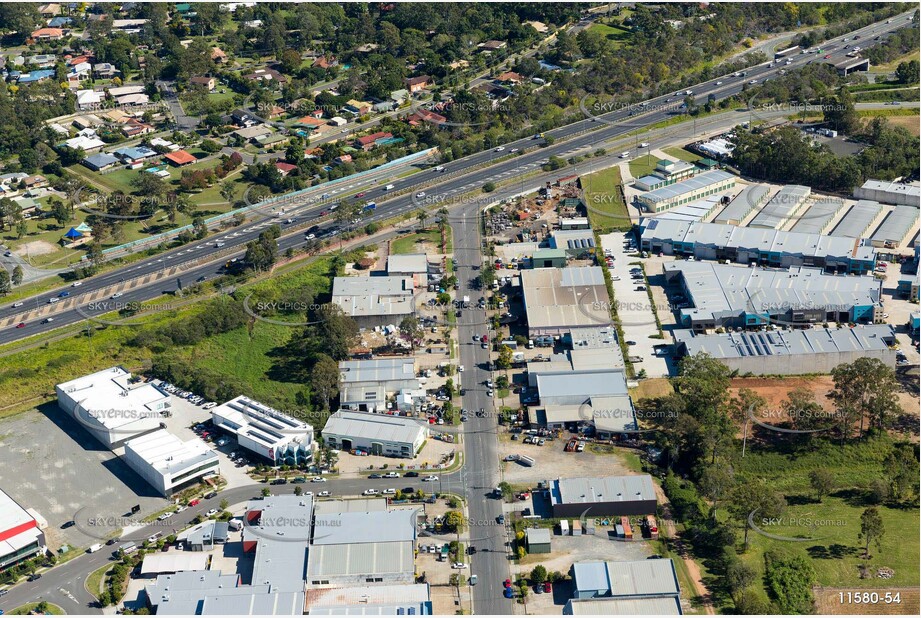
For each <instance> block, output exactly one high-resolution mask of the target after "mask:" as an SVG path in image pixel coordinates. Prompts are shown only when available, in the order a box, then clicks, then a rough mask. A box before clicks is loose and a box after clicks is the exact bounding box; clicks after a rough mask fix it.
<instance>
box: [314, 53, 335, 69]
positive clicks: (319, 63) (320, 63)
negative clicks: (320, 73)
mask: <svg viewBox="0 0 921 618" xmlns="http://www.w3.org/2000/svg"><path fill="white" fill-rule="evenodd" d="M337 64H339V61H338V60H336V57H335V56H320V57H319V58H317V59H316V60H314V61H313V66H315V67H317V68H318V69H328V68H330V67H334V66H336V65H337Z"/></svg>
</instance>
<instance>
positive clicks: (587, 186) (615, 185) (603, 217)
mask: <svg viewBox="0 0 921 618" xmlns="http://www.w3.org/2000/svg"><path fill="white" fill-rule="evenodd" d="M581 182H582V189H583V190H584V191H585V202H586V206H587V208H588V216H589V219H590V220H591V223H592V227H593V228H594V229H596V230H598V231H609V230H614V229H628V228H629V227H630V215H629V213H628V212H627V205H626V204H624V200H623V195H622V193H621V191H620V189H619V185H621V184H622V183H623V181H622V179H621V176H620V168H619V167H617V166H616V165H615V166H613V167H609V168H607V169H604V170H600V171H597V172H595V173H593V174H589V175H587V176H583V177H582V180H581Z"/></svg>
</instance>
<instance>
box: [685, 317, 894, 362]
mask: <svg viewBox="0 0 921 618" xmlns="http://www.w3.org/2000/svg"><path fill="white" fill-rule="evenodd" d="M673 335H674V337H675V341H676V342H679V343H681V344H682V345H684V346H685V348H686V350H687V353H688V354H691V355H693V354H697V353H698V352H706V353H707V354H709V355H710V356H712V357H714V358H745V357H750V356H777V355H783V356H791V355H799V354H835V353H838V352H862V351H863V352H869V351H880V350H887V349H889V344H890V343H892V342H893V341H894V340H895V331H893V329H892V327H891V326H889V325H888V324H868V325H864V326H856V327H854V328H818V329H809V330H791V331H776V330H775V331H765V332H739V333H724V334H714V335H694V334H693V333H692V331H689V330H676V331H673Z"/></svg>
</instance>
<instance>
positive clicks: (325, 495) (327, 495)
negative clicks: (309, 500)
mask: <svg viewBox="0 0 921 618" xmlns="http://www.w3.org/2000/svg"><path fill="white" fill-rule="evenodd" d="M317 497H318V498H328V497H329V492H328V491H326V490H323V491H321V492H320V493H318V494H317Z"/></svg>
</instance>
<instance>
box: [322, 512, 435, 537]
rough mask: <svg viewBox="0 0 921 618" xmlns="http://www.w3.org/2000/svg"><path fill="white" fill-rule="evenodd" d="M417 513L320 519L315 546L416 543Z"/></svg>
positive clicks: (331, 515)
mask: <svg viewBox="0 0 921 618" xmlns="http://www.w3.org/2000/svg"><path fill="white" fill-rule="evenodd" d="M416 513H417V511H414V510H408V509H406V510H403V509H397V510H393V511H379V510H374V511H368V512H364V513H361V512H340V513H327V514H323V515H318V516H317V517H316V519H315V520H314V533H313V545H314V546H317V545H344V544H350V545H357V544H361V543H390V542H395V541H414V540H415V539H416Z"/></svg>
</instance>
